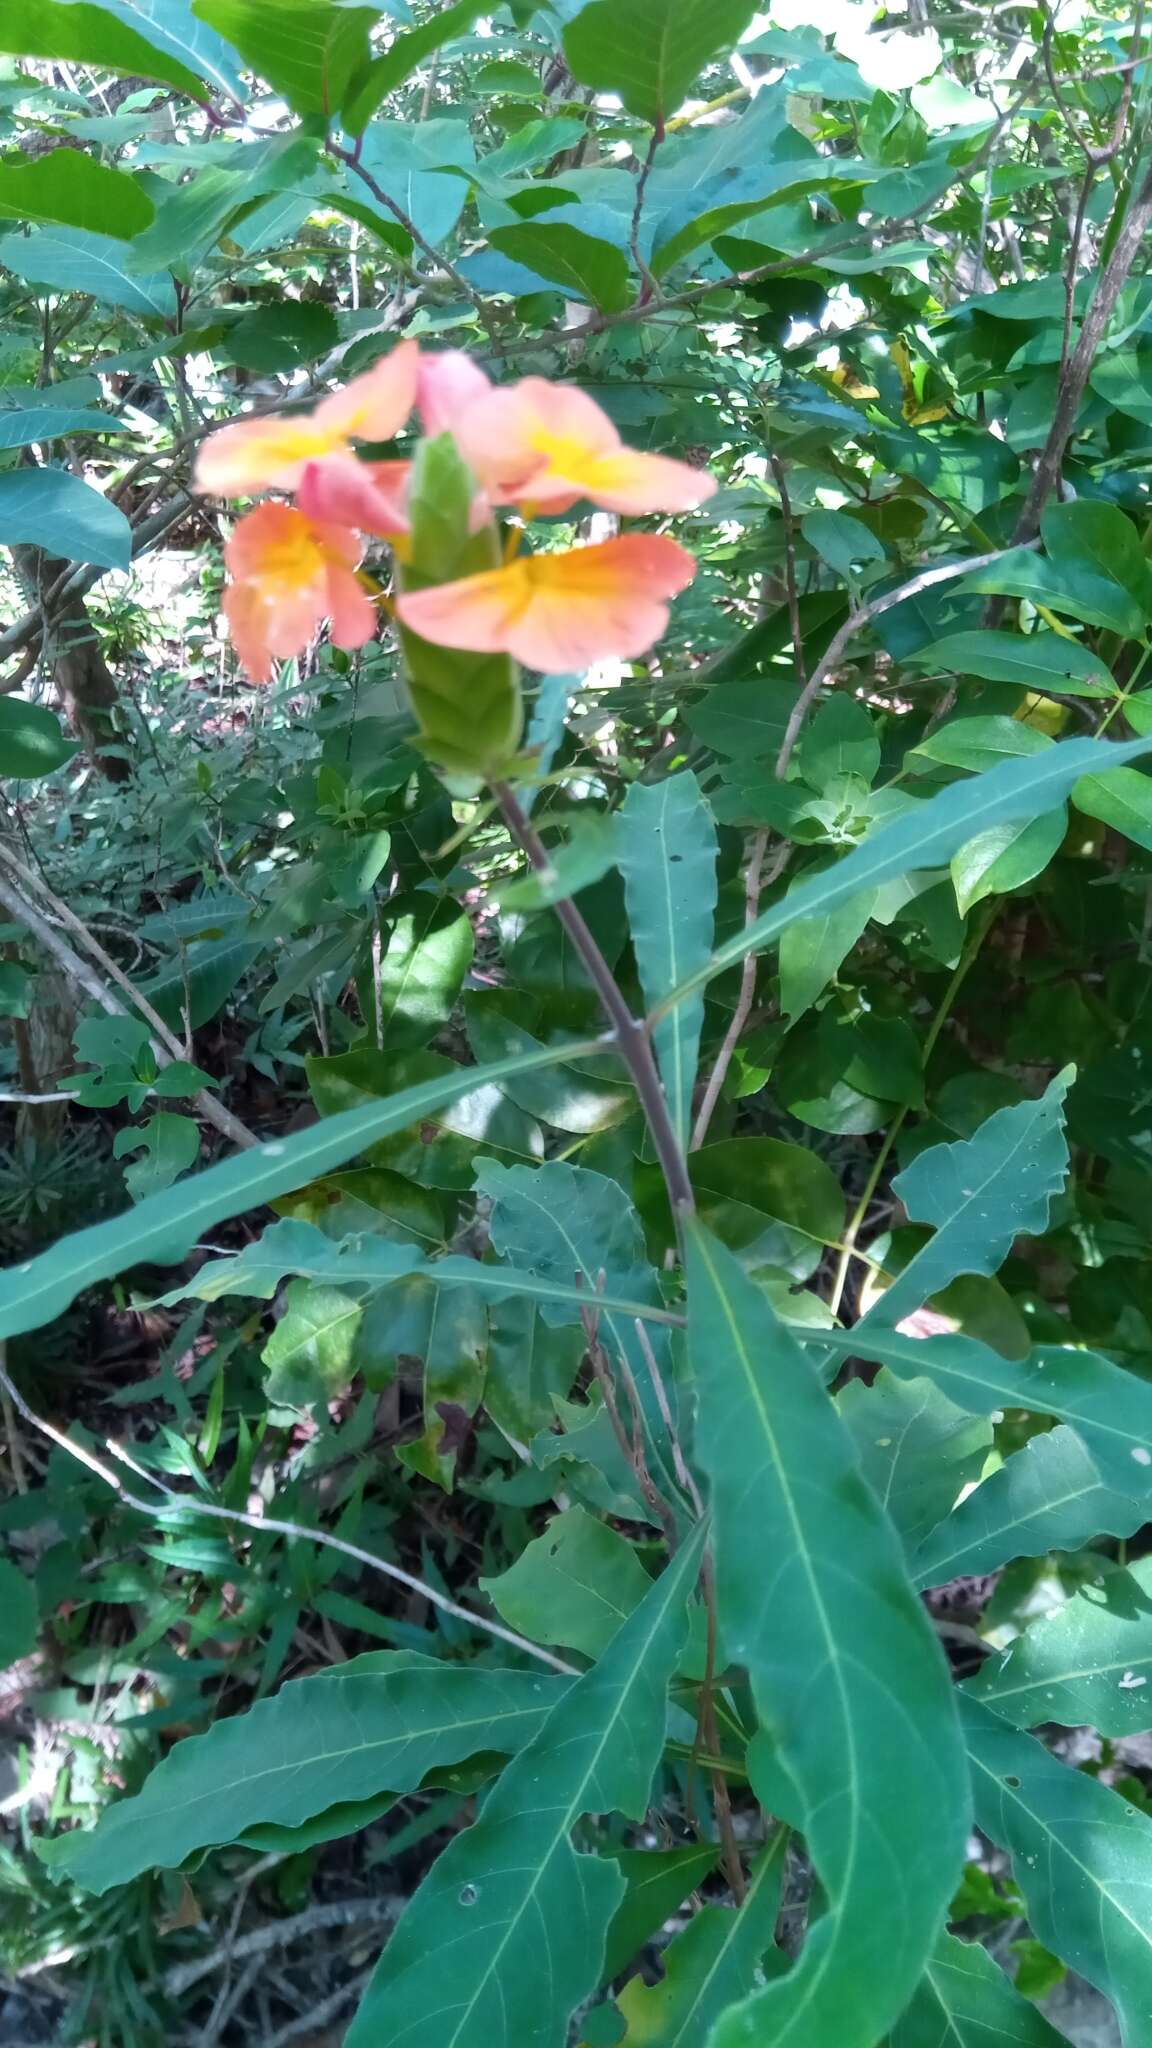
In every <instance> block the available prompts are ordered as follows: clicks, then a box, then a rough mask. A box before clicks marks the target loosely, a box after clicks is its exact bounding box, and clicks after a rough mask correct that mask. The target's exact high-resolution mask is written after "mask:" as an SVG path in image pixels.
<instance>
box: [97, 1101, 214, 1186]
mask: <svg viewBox="0 0 1152 2048" xmlns="http://www.w3.org/2000/svg"><path fill="white" fill-rule="evenodd" d="M199 1151H200V1131H199V1127H198V1125H197V1124H196V1123H195V1121H194V1120H193V1118H192V1117H190V1116H179V1115H177V1114H175V1113H174V1112H173V1111H172V1110H169V1109H161V1110H158V1111H157V1113H156V1115H155V1116H150V1117H149V1119H148V1121H147V1123H146V1124H128V1125H126V1126H125V1128H124V1129H123V1130H120V1131H117V1133H116V1136H115V1139H114V1140H113V1144H112V1157H113V1158H114V1159H123V1158H124V1157H125V1155H126V1154H127V1153H129V1152H142V1153H143V1155H144V1156H143V1158H142V1159H137V1160H135V1161H134V1162H133V1164H132V1165H131V1166H126V1167H125V1169H124V1182H125V1185H126V1187H127V1189H128V1193H129V1194H130V1195H131V1197H132V1200H133V1201H134V1202H143V1201H146V1200H147V1198H148V1196H149V1195H159V1194H162V1193H163V1191H164V1189H165V1188H170V1187H171V1186H172V1183H173V1181H174V1180H175V1179H176V1178H177V1176H178V1175H179V1174H181V1173H186V1172H187V1171H188V1168H189V1167H190V1166H194V1165H195V1163H196V1159H197V1156H198V1154H199Z"/></svg>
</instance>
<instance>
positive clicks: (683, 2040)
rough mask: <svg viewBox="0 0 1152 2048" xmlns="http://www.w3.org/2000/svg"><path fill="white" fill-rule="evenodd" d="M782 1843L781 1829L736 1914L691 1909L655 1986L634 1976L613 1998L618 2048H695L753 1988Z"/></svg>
mask: <svg viewBox="0 0 1152 2048" xmlns="http://www.w3.org/2000/svg"><path fill="white" fill-rule="evenodd" d="M787 1847H788V1830H787V1828H780V1829H778V1830H777V1832H776V1834H775V1835H774V1836H773V1838H772V1840H771V1842H770V1843H769V1844H768V1847H767V1848H766V1849H765V1851H764V1853H763V1855H762V1856H761V1858H760V1861H759V1863H758V1864H757V1866H756V1869H755V1871H754V1872H753V1874H752V1881H751V1883H750V1884H749V1886H748V1890H747V1893H746V1895H745V1898H744V1903H743V1905H742V1906H741V1907H740V1908H739V1909H738V1910H737V1911H734V1910H733V1909H732V1908H731V1907H727V1906H704V1907H703V1908H702V1909H701V1911H700V1912H698V1913H694V1914H693V1916H692V1918H691V1920H690V1921H689V1922H688V1925H687V1927H686V1928H685V1929H684V1932H683V1933H682V1934H678V1935H677V1936H676V1939H675V1940H674V1941H672V1942H670V1943H669V1945H668V1947H667V1948H666V1949H665V1951H664V1954H663V1957H662V1961H663V1965H664V1975H663V1977H662V1978H661V1979H660V1982H659V1983H658V1984H646V1983H645V1982H644V1979H643V1978H642V1977H633V1978H632V1980H631V1982H630V1983H629V1984H626V1985H625V1987H624V1990H623V1991H622V1992H621V1993H620V1997H619V1999H618V2000H617V2004H618V2005H619V2007H620V2010H621V2012H622V2013H623V2014H624V2017H625V2019H626V2020H627V2022H628V2031H627V2033H626V2034H625V2035H624V2037H623V2040H622V2042H621V2044H620V2048H700V2043H701V2042H703V2041H706V2040H707V2038H708V2029H709V2028H710V2027H711V2026H712V2024H713V2022H714V2021H715V2020H717V2019H719V2017H720V2015H721V2013H722V2012H724V2011H725V2010H726V2008H727V2007H728V2006H730V2005H731V2004H732V2003H733V2002H734V2001H735V2000H736V1999H738V1998H743V1997H744V1996H745V1995H746V1994H747V1993H748V1992H749V1991H751V1990H752V1987H753V1985H754V1984H755V1983H756V1981H757V1974H758V1972H760V1971H761V1970H762V1968H763V1963H764V1957H765V1954H766V1953H767V1952H768V1951H769V1950H770V1949H771V1946H772V1937H773V1934H774V1933H775V1929H776V1916H777V1914H778V1912H779V1910H780V1891H781V1882H782V1879H783V1876H784V1854H785V1850H786V1849H787ZM780 1960H781V1962H782V1961H783V1957H781V1958H780Z"/></svg>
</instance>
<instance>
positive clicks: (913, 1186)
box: [859, 1067, 1075, 1330]
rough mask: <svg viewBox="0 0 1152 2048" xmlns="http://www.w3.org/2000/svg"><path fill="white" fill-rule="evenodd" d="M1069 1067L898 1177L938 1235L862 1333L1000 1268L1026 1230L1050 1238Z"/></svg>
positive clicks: (1063, 1146)
mask: <svg viewBox="0 0 1152 2048" xmlns="http://www.w3.org/2000/svg"><path fill="white" fill-rule="evenodd" d="M1074 1078H1075V1069H1074V1068H1072V1067H1066V1068H1065V1069H1064V1072H1063V1073H1061V1074H1057V1076H1056V1079H1055V1080H1054V1081H1052V1082H1050V1083H1049V1085H1048V1087H1047V1088H1046V1089H1045V1091H1044V1093H1043V1095H1040V1096H1038V1097H1037V1098H1036V1100H1035V1101H1033V1102H1020V1103H1017V1104H1015V1105H1014V1106H1013V1108H1011V1109H999V1110H997V1111H996V1113H995V1115H994V1116H990V1117H989V1118H988V1119H987V1121H986V1122H984V1123H982V1124H981V1126H980V1128H979V1130H978V1131H977V1132H976V1133H975V1134H974V1136H972V1137H971V1138H961V1139H960V1140H959V1142H958V1143H957V1144H955V1145H933V1146H930V1147H929V1149H928V1150H927V1151H926V1152H921V1153H919V1154H918V1155H917V1157H916V1158H915V1159H914V1160H913V1162H912V1164H911V1166H908V1167H906V1168H905V1169H904V1172H903V1173H901V1174H898V1175H897V1176H896V1179H895V1180H894V1181H893V1183H892V1191H893V1193H894V1194H895V1195H897V1196H898V1197H899V1199H900V1201H901V1202H902V1203H903V1204H904V1208H905V1210H906V1212H907V1215H908V1218H909V1220H910V1221H911V1222H913V1223H931V1224H932V1225H933V1226H934V1230H935V1235H934V1236H933V1237H931V1238H930V1239H929V1240H928V1243H927V1244H926V1245H925V1246H924V1248H923V1250H922V1251H919V1252H918V1253H917V1254H916V1256H915V1258H913V1259H910V1260H909V1262H908V1264H907V1265H906V1266H905V1268H904V1270H903V1272H902V1273H900V1274H898V1275H897V1277H896V1279H895V1280H894V1281H893V1282H892V1284H891V1286H889V1287H887V1288H886V1289H885V1290H884V1292H883V1294H882V1295H881V1296H880V1298H879V1300H878V1301H877V1302H876V1303H875V1305H874V1306H873V1307H872V1308H871V1309H870V1310H869V1312H868V1314H867V1316H866V1317H865V1318H864V1320H863V1323H862V1324H860V1325H859V1327H860V1328H861V1329H868V1330H872V1329H881V1328H887V1329H891V1328H892V1327H893V1326H894V1325H895V1324H896V1323H898V1322H900V1321H901V1320H902V1319H903V1317H904V1316H906V1315H909V1314H910V1313H911V1311H912V1310H913V1309H916V1308H920V1307H921V1306H922V1304H923V1303H924V1302H926V1301H928V1300H930V1299H931V1297H932V1296H933V1295H936V1294H939V1293H941V1292H942V1290H943V1289H944V1288H945V1287H947V1286H948V1283H949V1281H951V1280H955V1279H956V1277H957V1275H958V1274H960V1273H984V1274H991V1273H995V1272H996V1270H997V1268H998V1267H999V1266H1001V1265H1002V1264H1003V1262H1004V1260H1005V1259H1006V1258H1007V1256H1008V1253H1009V1251H1010V1250H1011V1247H1012V1242H1013V1239H1014V1238H1016V1237H1019V1236H1020V1234H1021V1232H1022V1231H1030V1232H1031V1233H1032V1234H1033V1235H1034V1236H1037V1237H1038V1236H1041V1235H1042V1234H1043V1232H1044V1231H1045V1230H1046V1229H1047V1228H1048V1211H1049V1208H1050V1206H1051V1203H1052V1200H1053V1198H1054V1197H1055V1196H1056V1195H1058V1194H1059V1193H1060V1190H1061V1188H1062V1187H1063V1185H1064V1181H1065V1177H1066V1175H1067V1172H1068V1140H1067V1138H1066V1137H1065V1135H1064V1098H1065V1096H1066V1095H1067V1093H1068V1090H1069V1088H1070V1086H1071V1084H1072V1081H1073V1079H1074Z"/></svg>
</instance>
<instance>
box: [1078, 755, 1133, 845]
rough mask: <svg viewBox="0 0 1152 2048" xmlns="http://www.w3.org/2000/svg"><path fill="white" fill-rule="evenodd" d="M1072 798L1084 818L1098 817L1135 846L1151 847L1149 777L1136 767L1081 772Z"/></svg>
mask: <svg viewBox="0 0 1152 2048" xmlns="http://www.w3.org/2000/svg"><path fill="white" fill-rule="evenodd" d="M1072 801H1073V803H1074V804H1075V806H1076V809H1077V810H1078V811H1083V813H1084V815H1085V817H1086V818H1099V820H1100V823H1101V824H1102V825H1110V826H1111V827H1112V829H1113V831H1115V832H1122V833H1123V834H1124V837H1125V838H1126V839H1131V840H1133V841H1134V843H1135V844H1136V845H1137V846H1144V847H1149V848H1152V777H1149V776H1147V775H1141V773H1140V771H1139V769H1137V768H1113V769H1112V770H1111V771H1110V772H1109V773H1108V774H1107V775H1085V776H1084V777H1083V779H1082V780H1081V781H1080V782H1078V783H1077V784H1076V785H1075V787H1074V789H1073V791H1072Z"/></svg>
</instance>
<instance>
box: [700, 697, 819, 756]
mask: <svg viewBox="0 0 1152 2048" xmlns="http://www.w3.org/2000/svg"><path fill="white" fill-rule="evenodd" d="M795 702H796V691H795V688H794V687H793V685H792V684H791V683H782V682H775V681H773V680H772V678H770V677H763V678H761V677H756V678H751V679H749V680H747V681H745V680H744V679H742V678H737V679H735V680H734V681H732V682H724V683H717V684H716V686H715V688H713V689H711V690H709V691H708V692H707V693H706V695H704V696H702V697H701V698H700V699H699V700H698V701H697V702H696V703H694V704H690V705H689V706H688V707H687V709H686V711H685V714H684V716H685V719H686V721H687V723H688V725H689V726H690V727H691V729H692V731H693V732H694V733H695V734H696V736H697V738H698V739H702V740H703V741H704V744H705V745H706V746H709V747H712V748H714V750H715V752H716V753H718V754H724V755H729V756H731V757H732V758H733V759H735V760H737V761H739V762H740V763H741V765H742V766H746V765H747V764H748V763H749V762H750V761H775V759H776V756H777V754H778V753H779V752H780V748H781V745H782V743H783V739H784V734H785V732H786V730H787V726H788V720H789V718H790V716H791V713H792V708H793V706H794V704H795Z"/></svg>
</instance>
